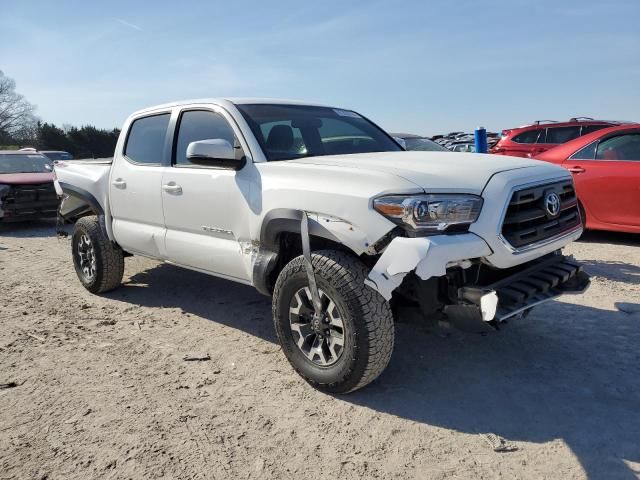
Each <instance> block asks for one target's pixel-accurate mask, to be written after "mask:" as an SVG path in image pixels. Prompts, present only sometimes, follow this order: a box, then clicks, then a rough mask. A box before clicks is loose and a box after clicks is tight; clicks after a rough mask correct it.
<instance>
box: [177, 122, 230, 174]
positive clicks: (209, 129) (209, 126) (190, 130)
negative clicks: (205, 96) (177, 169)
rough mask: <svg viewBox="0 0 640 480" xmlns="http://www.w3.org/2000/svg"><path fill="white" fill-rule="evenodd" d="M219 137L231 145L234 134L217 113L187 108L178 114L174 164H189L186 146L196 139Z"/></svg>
mask: <svg viewBox="0 0 640 480" xmlns="http://www.w3.org/2000/svg"><path fill="white" fill-rule="evenodd" d="M214 138H221V139H223V140H226V141H227V142H229V143H230V144H231V145H233V144H234V142H235V135H234V133H233V129H232V128H231V125H229V123H228V122H227V121H226V120H225V119H224V117H223V116H222V115H220V114H218V113H215V112H212V111H210V110H187V111H185V112H183V113H182V115H181V116H180V124H179V125H178V137H177V141H176V150H175V164H176V165H191V162H190V161H189V160H188V159H187V147H188V146H189V144H190V143H191V142H197V141H198V140H212V139H214Z"/></svg>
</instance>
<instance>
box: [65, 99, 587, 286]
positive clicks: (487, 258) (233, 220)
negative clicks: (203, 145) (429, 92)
mask: <svg viewBox="0 0 640 480" xmlns="http://www.w3.org/2000/svg"><path fill="white" fill-rule="evenodd" d="M242 103H277V102H276V101H274V100H272V99H240V100H225V99H211V100H197V101H192V102H181V103H174V104H166V105H162V106H159V107H154V108H151V109H146V110H142V111H140V112H136V113H134V114H133V115H132V116H131V117H129V119H127V121H126V123H125V125H124V127H123V130H122V134H121V137H120V139H119V141H118V145H117V147H116V153H115V157H114V162H113V165H110V164H108V163H97V164H91V163H73V164H72V163H70V162H69V163H59V164H58V165H56V167H55V171H56V174H57V180H56V182H57V184H58V186H57V188H60V186H62V189H63V190H64V185H72V186H77V187H79V188H82V189H83V190H86V191H88V192H90V193H91V194H92V195H93V196H94V197H95V198H96V199H97V201H98V202H99V204H100V205H101V206H102V208H103V210H104V216H105V224H106V227H107V233H108V234H109V237H110V238H111V239H112V240H113V241H115V242H117V243H118V244H119V245H120V246H121V247H122V248H123V249H124V250H126V251H129V252H132V253H136V254H141V255H145V256H149V257H153V258H157V259H159V260H165V261H170V262H172V263H176V264H178V265H182V266H185V267H188V268H192V269H195V270H199V271H205V272H207V273H211V274H214V275H219V276H223V277H225V278H231V279H234V280H237V281H240V282H243V283H249V284H251V283H253V278H252V275H253V267H254V263H255V262H256V261H257V260H256V252H257V250H258V249H259V248H260V242H261V232H262V230H263V226H264V222H265V221H266V219H268V217H269V215H270V214H272V213H273V212H276V211H279V210H281V209H290V210H296V211H305V212H308V213H309V215H310V220H311V221H312V222H316V223H317V224H320V225H322V227H323V228H325V229H326V230H328V231H329V232H331V233H332V234H333V235H334V236H335V238H337V239H338V240H339V241H340V242H341V243H343V244H344V245H346V246H347V247H348V248H349V249H351V250H352V251H353V252H354V253H355V254H357V255H361V254H363V253H367V252H369V253H370V248H371V246H372V245H373V244H375V243H376V242H377V241H378V240H380V239H381V238H382V237H383V236H384V235H385V234H387V233H388V232H390V231H391V230H392V229H393V228H395V227H396V225H395V224H394V223H393V222H391V221H390V220H388V219H387V218H386V217H384V216H382V215H381V214H379V213H378V212H376V211H375V210H374V209H373V205H372V202H373V199H374V198H376V197H380V196H382V195H388V194H420V193H425V192H426V193H465V194H474V195H481V196H482V198H483V200H484V205H483V208H482V211H481V214H480V216H479V218H478V220H477V221H476V222H475V223H473V224H472V225H471V227H470V228H469V233H466V234H461V235H454V236H446V235H441V236H431V237H424V238H400V237H398V238H395V239H393V240H392V241H391V244H390V245H389V246H387V248H386V251H385V252H384V253H383V255H382V256H381V258H380V259H379V261H378V264H377V265H376V266H375V267H374V268H373V270H372V271H371V275H370V277H369V281H370V285H371V286H372V287H373V288H376V289H377V290H378V291H379V292H380V293H381V294H382V295H383V296H385V298H389V297H390V295H391V292H392V291H393V289H394V288H396V287H397V286H398V285H399V284H400V282H401V281H402V278H403V277H404V276H405V275H406V274H407V273H408V272H409V271H412V270H414V269H416V273H417V274H418V275H419V276H420V277H421V278H423V279H426V278H429V277H430V276H433V275H442V274H444V270H445V269H446V268H447V266H448V265H450V264H452V262H453V263H455V262H463V263H464V261H465V260H466V259H469V258H477V257H479V258H482V260H483V261H484V262H486V263H488V264H491V265H494V266H496V267H499V268H503V269H504V268H509V267H512V266H515V265H519V264H521V263H524V262H527V261H530V260H532V259H535V258H537V257H540V256H542V255H544V254H546V253H549V252H552V251H554V250H557V249H559V248H561V247H562V246H564V245H565V244H567V243H569V242H570V241H572V240H574V239H575V238H577V237H578V236H579V235H580V233H581V231H582V229H581V228H580V229H576V230H575V231H572V232H570V233H568V234H567V235H563V236H561V237H560V238H556V239H554V240H553V241H550V242H547V243H545V244H544V245H541V246H538V247H536V248H531V249H528V250H527V251H525V252H514V251H513V249H511V248H510V247H509V246H508V244H507V243H506V242H505V241H504V240H502V239H501V236H500V229H501V225H502V217H503V216H504V213H505V206H506V205H507V203H508V201H509V199H510V196H511V193H512V189H513V188H515V187H516V186H521V185H525V184H529V183H531V182H539V181H549V182H550V181H553V180H556V179H564V178H570V174H569V173H568V172H567V171H566V170H564V169H562V168H561V167H557V166H554V165H551V164H549V163H544V162H539V161H535V160H526V159H522V158H511V157H506V156H498V155H479V154H470V153H451V152H443V153H440V152H380V153H368V154H352V155H339V156H323V157H307V158H302V159H296V160H288V161H278V162H267V161H266V157H265V155H264V153H263V152H262V150H261V147H260V145H259V142H258V141H257V140H256V138H255V137H254V135H253V134H252V132H251V130H250V128H249V126H248V124H247V123H246V121H245V119H244V118H243V116H242V115H241V114H240V112H239V111H238V109H237V108H236V106H235V104H242ZM279 103H281V104H289V103H294V104H296V105H298V104H300V102H287V101H280V102H279ZM187 107H188V108H200V109H211V110H213V111H215V112H217V113H219V114H221V115H223V116H224V118H225V119H227V121H228V122H229V124H230V125H231V126H232V128H233V130H234V133H235V134H236V137H237V138H238V140H239V141H240V144H241V146H242V148H243V150H244V152H245V154H246V156H247V162H246V165H245V166H244V167H243V168H242V169H240V170H239V171H234V170H229V169H223V168H211V167H201V168H200V167H195V166H194V167H189V168H176V167H173V166H170V165H166V164H158V165H157V166H148V165H145V166H140V165H136V164H134V163H133V162H131V161H129V160H128V159H127V158H125V157H124V155H123V153H122V152H123V149H124V143H125V139H126V135H127V131H128V129H129V126H130V124H131V122H132V121H133V120H135V119H136V118H139V117H141V116H144V115H149V114H152V113H157V112H170V114H171V118H172V121H175V119H176V118H177V116H178V115H179V114H180V110H181V109H184V108H187ZM123 184H124V185H123ZM176 187H179V190H180V193H179V194H176V192H175V190H171V189H175V188H176Z"/></svg>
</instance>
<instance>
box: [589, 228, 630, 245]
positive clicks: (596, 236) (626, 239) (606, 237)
mask: <svg viewBox="0 0 640 480" xmlns="http://www.w3.org/2000/svg"><path fill="white" fill-rule="evenodd" d="M577 241H578V242H581V243H582V242H584V243H612V244H614V245H626V246H628V247H637V246H640V234H637V233H624V232H607V231H604V230H586V231H585V232H584V233H583V234H582V236H581V237H580V238H579V239H578V240H577Z"/></svg>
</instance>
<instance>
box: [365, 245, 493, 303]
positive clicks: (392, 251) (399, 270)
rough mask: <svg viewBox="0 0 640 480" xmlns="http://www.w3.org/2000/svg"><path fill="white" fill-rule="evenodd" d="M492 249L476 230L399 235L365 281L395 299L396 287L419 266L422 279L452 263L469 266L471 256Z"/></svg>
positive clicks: (438, 275) (416, 270)
mask: <svg viewBox="0 0 640 480" xmlns="http://www.w3.org/2000/svg"><path fill="white" fill-rule="evenodd" d="M491 253H492V252H491V249H490V248H489V246H488V245H487V244H486V242H485V241H484V240H482V239H481V238H480V237H478V236H477V235H475V234H473V233H467V234H463V235H436V236H433V237H422V238H405V237H396V238H394V239H393V240H392V241H391V243H390V244H389V245H388V246H387V248H386V249H385V251H384V253H383V254H382V255H381V256H380V259H379V260H378V262H377V263H376V264H375V265H374V267H373V268H372V269H371V271H370V272H369V277H368V278H367V279H366V280H365V283H366V284H367V285H369V286H370V287H371V288H373V289H374V290H377V291H378V293H380V295H382V296H383V297H384V298H385V299H387V300H391V296H392V294H393V291H394V290H395V289H396V288H398V287H399V286H400V284H401V283H402V281H403V280H404V277H405V276H406V275H407V274H408V273H409V272H412V271H414V270H415V272H416V275H417V276H418V277H420V278H421V279H422V280H428V279H429V278H431V277H440V276H442V275H444V274H445V273H446V270H447V268H448V267H450V266H452V265H456V264H461V266H463V267H464V266H465V264H466V263H468V262H469V261H470V259H474V258H482V257H486V256H488V255H490V254H491Z"/></svg>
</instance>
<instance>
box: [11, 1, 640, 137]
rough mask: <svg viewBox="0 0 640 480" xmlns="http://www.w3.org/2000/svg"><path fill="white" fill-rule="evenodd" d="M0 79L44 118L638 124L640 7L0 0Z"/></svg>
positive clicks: (447, 126)
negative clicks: (257, 109)
mask: <svg viewBox="0 0 640 480" xmlns="http://www.w3.org/2000/svg"><path fill="white" fill-rule="evenodd" d="M0 10H1V14H0V40H1V41H0V70H3V71H4V73H5V74H6V75H8V76H10V77H12V78H14V79H15V80H16V82H17V85H18V91H19V92H20V93H22V94H24V95H25V96H26V97H27V98H28V99H29V100H30V101H32V102H33V103H35V104H36V105H37V106H38V110H37V113H38V115H39V116H40V117H41V118H42V119H43V120H45V121H50V122H55V123H58V124H63V123H66V124H74V125H81V124H94V125H97V126H99V127H109V128H110V127H114V126H120V124H121V123H122V121H123V120H124V118H125V117H126V116H127V115H128V114H129V113H130V112H132V111H133V110H136V109H139V108H142V107H146V106H150V105H154V104H158V103H164V102H166V101H173V100H179V99H186V98H201V97H212V96H269V97H284V98H298V99H303V100H309V101H317V102H321V103H326V104H331V105H335V106H341V107H348V108H352V109H355V110H357V111H359V112H361V113H362V114H364V115H366V116H368V117H369V118H371V119H372V120H374V121H376V122H377V123H379V124H380V125H381V126H383V127H384V128H386V129H388V130H391V131H397V130H401V131H408V132H412V133H423V134H435V133H439V132H446V131H450V130H471V129H473V128H474V127H476V126H478V125H485V126H487V127H488V128H490V129H493V130H498V129H501V128H507V127H513V126H516V125H520V124H523V123H526V122H529V121H531V120H534V119H548V118H551V119H565V118H568V117H570V116H573V115H588V116H595V117H599V118H605V119H623V120H637V121H640V0H609V1H607V0H600V1H587V0H562V1H561V0H553V1H547V0H527V1H521V0H509V1H485V2H481V1H477V0H455V1H453V0H430V1H425V0H423V1H404V2H393V3H392V2H382V1H371V2H361V1H355V0H352V1H350V2H346V1H344V0H343V1H333V0H323V1H322V2H305V1H300V0H297V1H277V0H272V1H268V2H265V1H243V0H234V1H225V2H222V1H213V0H211V1H201V2H195V1H188V0H182V1H180V2H175V1H171V2H169V1H166V2H165V1H154V2H144V3H143V2H134V1H129V2H120V1H113V0H110V1H108V2H89V1H77V2H76V1H66V2H63V1H60V2H52V1H29V0H20V1H16V0H0Z"/></svg>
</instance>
